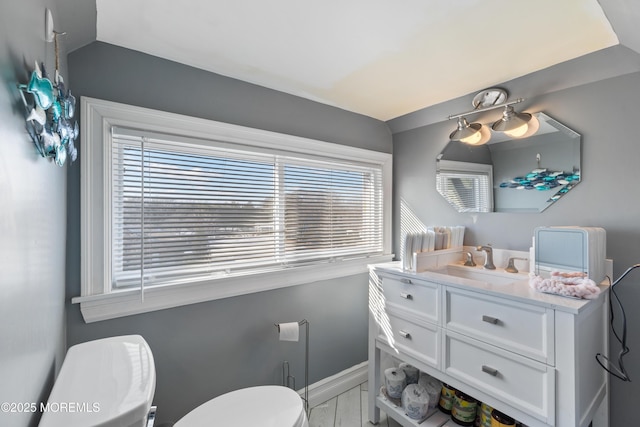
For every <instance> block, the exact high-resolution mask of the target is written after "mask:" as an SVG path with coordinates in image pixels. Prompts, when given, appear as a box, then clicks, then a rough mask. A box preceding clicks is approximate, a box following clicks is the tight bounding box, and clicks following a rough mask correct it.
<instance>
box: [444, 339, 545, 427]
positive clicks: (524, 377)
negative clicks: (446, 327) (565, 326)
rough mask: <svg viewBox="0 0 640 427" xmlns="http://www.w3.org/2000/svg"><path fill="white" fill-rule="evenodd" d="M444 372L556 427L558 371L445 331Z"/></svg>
mask: <svg viewBox="0 0 640 427" xmlns="http://www.w3.org/2000/svg"><path fill="white" fill-rule="evenodd" d="M444 341H445V344H444V358H443V364H444V372H445V373H446V374H448V375H450V376H451V377H453V378H456V379H458V380H460V381H463V382H465V383H466V384H469V385H471V386H472V387H476V388H477V389H478V390H481V391H483V392H485V393H487V394H490V395H491V396H494V397H496V398H497V399H500V400H502V401H503V402H505V403H507V404H508V405H511V406H513V407H515V408H518V409H520V410H522V411H524V412H526V413H528V414H531V415H532V416H534V417H536V418H538V419H539V420H541V421H543V422H545V423H547V424H548V425H554V424H555V410H554V407H555V405H554V401H555V369H554V368H553V367H550V366H548V365H545V364H543V363H540V362H536V361H535V360H531V359H528V358H526V357H522V356H519V355H517V354H514V353H512V352H510V351H505V350H502V349H500V348H497V347H495V346H492V345H490V344H486V343H483V342H480V341H478V340H475V339H472V338H469V337H467V336H464V335H461V334H457V333H455V332H452V331H446V332H445V337H444Z"/></svg>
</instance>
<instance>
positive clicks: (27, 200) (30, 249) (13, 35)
mask: <svg viewBox="0 0 640 427" xmlns="http://www.w3.org/2000/svg"><path fill="white" fill-rule="evenodd" d="M55 6H56V4H55V3H54V2H52V1H42V0H22V1H19V2H13V1H12V2H9V1H3V2H0V41H1V42H0V76H1V77H0V79H1V81H2V82H1V84H0V122H1V123H2V124H1V125H0V150H1V152H2V154H1V155H0V293H1V295H2V296H1V297H0V402H16V403H18V402H19V403H24V402H34V403H38V402H39V401H41V400H44V401H46V399H47V396H48V394H49V391H50V389H51V386H52V383H53V378H54V375H55V373H56V370H57V369H58V368H59V366H60V363H61V361H62V357H63V355H64V349H65V334H64V326H65V317H64V292H65V284H64V279H65V239H66V182H67V179H66V174H67V172H66V168H60V167H58V166H56V165H55V164H53V163H49V162H48V161H47V160H45V159H43V158H41V157H40V156H39V155H38V154H37V152H36V149H35V146H34V145H33V143H32V142H31V140H30V138H29V137H28V135H27V133H26V131H25V122H24V106H23V104H22V101H21V98H20V95H19V92H18V90H17V88H16V84H17V83H26V82H27V81H28V80H29V75H30V72H31V70H33V67H34V61H36V60H38V61H44V62H45V65H46V66H47V67H48V70H49V71H50V72H53V69H54V47H53V44H47V43H45V42H44V11H45V7H48V8H50V9H51V10H52V12H53V14H54V17H55V13H56V7H55ZM64 54H65V52H64V47H63V51H62V57H61V71H62V73H63V75H65V77H66V60H65V55H64ZM39 418H40V417H39V414H37V413H36V414H34V413H29V412H25V413H5V412H1V411H0V425H2V426H7V427H13V426H16V427H18V426H27V425H37V423H38V420H39Z"/></svg>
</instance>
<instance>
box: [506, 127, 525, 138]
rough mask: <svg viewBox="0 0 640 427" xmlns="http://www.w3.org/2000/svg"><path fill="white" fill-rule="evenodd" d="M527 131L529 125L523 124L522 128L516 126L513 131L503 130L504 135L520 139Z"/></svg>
mask: <svg viewBox="0 0 640 427" xmlns="http://www.w3.org/2000/svg"><path fill="white" fill-rule="evenodd" d="M528 130H529V124H528V123H523V124H522V126H518V127H517V128H515V129H511V130H505V131H504V133H505V134H507V135H509V136H510V137H511V138H520V137H521V136H523V135H524V134H526V133H527V131H528Z"/></svg>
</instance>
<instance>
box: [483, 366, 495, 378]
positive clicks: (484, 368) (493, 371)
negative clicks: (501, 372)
mask: <svg viewBox="0 0 640 427" xmlns="http://www.w3.org/2000/svg"><path fill="white" fill-rule="evenodd" d="M482 372H486V373H487V374H489V375H491V376H492V377H496V376H498V370H497V369H493V368H490V367H489V366H486V365H482Z"/></svg>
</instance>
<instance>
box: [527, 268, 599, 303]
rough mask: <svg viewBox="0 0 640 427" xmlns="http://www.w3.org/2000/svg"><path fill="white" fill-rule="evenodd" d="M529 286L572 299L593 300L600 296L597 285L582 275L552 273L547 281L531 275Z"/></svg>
mask: <svg viewBox="0 0 640 427" xmlns="http://www.w3.org/2000/svg"><path fill="white" fill-rule="evenodd" d="M529 286H531V287H532V288H533V289H535V290H537V291H540V292H544V293H548V294H557V295H561V296H565V297H573V298H584V299H595V298H597V297H598V294H600V288H599V287H598V285H596V283H595V282H594V281H593V280H591V279H589V278H588V277H585V275H584V274H583V273H562V272H559V271H554V272H552V273H551V277H550V278H548V279H544V278H542V277H540V276H536V275H535V274H533V273H531V274H530V275H529Z"/></svg>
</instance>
